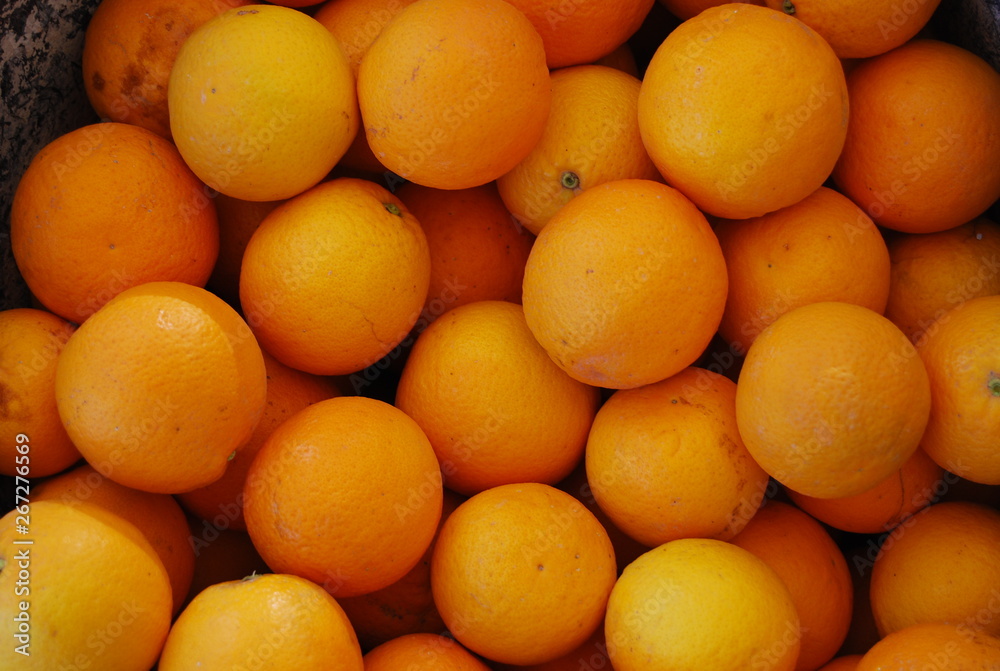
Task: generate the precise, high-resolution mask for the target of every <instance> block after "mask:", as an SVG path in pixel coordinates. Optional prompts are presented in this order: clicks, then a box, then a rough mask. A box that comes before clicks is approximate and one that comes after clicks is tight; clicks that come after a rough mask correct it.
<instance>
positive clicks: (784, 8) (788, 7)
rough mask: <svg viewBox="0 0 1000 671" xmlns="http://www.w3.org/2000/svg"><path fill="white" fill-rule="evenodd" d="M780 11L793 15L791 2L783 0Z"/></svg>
mask: <svg viewBox="0 0 1000 671" xmlns="http://www.w3.org/2000/svg"><path fill="white" fill-rule="evenodd" d="M781 9H782V11H783V12H785V14H794V13H795V5H794V4H793V3H792V0H785V1H784V2H783V3H781Z"/></svg>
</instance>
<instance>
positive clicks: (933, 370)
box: [917, 295, 1000, 485]
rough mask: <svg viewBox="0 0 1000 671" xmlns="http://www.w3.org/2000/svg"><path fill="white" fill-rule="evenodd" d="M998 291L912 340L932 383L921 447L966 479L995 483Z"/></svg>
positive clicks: (999, 477) (999, 411) (998, 467)
mask: <svg viewBox="0 0 1000 671" xmlns="http://www.w3.org/2000/svg"><path fill="white" fill-rule="evenodd" d="M997 333H1000V295H996V296H982V297H980V298H973V299H972V300H969V301H967V302H965V303H962V304H959V306H958V307H956V308H954V309H952V310H951V311H949V312H946V313H945V314H944V315H943V316H942V317H940V318H939V319H938V320H937V321H936V322H934V324H933V325H932V326H931V327H930V329H929V330H928V331H927V333H925V334H924V338H923V339H921V340H920V341H919V342H918V343H917V351H918V352H919V353H920V358H921V359H923V362H924V365H925V366H926V367H927V374H928V376H929V377H930V381H931V414H930V419H929V420H928V422H927V429H926V431H925V432H924V436H923V439H922V440H921V445H922V446H923V448H924V450H925V451H926V452H927V454H929V455H930V456H931V458H932V459H934V461H936V462H937V463H938V464H940V465H941V466H942V467H944V468H946V469H948V470H949V471H951V472H952V473H955V474H957V475H959V476H961V477H963V478H965V479H967V480H973V481H975V482H981V483H983V484H988V485H998V484H1000V454H998V453H997V445H998V444H1000V341H998V340H997Z"/></svg>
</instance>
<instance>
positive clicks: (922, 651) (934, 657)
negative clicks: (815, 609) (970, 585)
mask: <svg viewBox="0 0 1000 671" xmlns="http://www.w3.org/2000/svg"><path fill="white" fill-rule="evenodd" d="M996 668H1000V639H997V638H996V637H994V636H990V635H988V634H985V633H982V632H971V631H969V630H965V629H962V628H961V627H956V626H954V625H950V624H943V623H939V622H936V623H931V624H918V625H913V626H910V627H907V628H905V629H901V630H899V631H896V632H893V633H892V634H889V635H888V636H886V637H885V638H883V639H882V640H880V641H879V642H878V643H876V644H875V645H873V646H872V648H871V650H869V651H868V652H867V653H865V654H864V655H863V656H862V658H861V661H860V662H858V665H857V666H856V667H855V669H856V671H883V669H901V670H903V669H906V670H907V671H908V670H909V669H934V670H935V671H977V670H978V669H996Z"/></svg>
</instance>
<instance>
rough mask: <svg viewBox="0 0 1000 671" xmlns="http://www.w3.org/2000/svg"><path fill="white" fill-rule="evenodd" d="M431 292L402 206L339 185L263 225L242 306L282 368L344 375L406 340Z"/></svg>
mask: <svg viewBox="0 0 1000 671" xmlns="http://www.w3.org/2000/svg"><path fill="white" fill-rule="evenodd" d="M429 284H430V253H429V251H428V248H427V238H426V236H424V233H423V230H422V229H421V228H420V224H419V222H417V220H416V219H415V218H414V217H413V215H412V214H410V212H409V210H407V209H406V206H405V205H403V203H402V201H400V200H399V199H398V198H396V197H395V196H393V195H392V194H391V193H389V191H387V190H386V189H384V188H383V187H381V186H379V185H378V184H375V183H374V182H369V181H366V180H361V179H355V178H349V177H342V178H339V179H335V180H331V181H329V182H324V183H323V184H319V185H317V186H316V187H314V188H312V189H310V190H309V191H307V192H306V193H303V194H301V195H300V196H298V197H297V198H294V199H292V200H290V201H289V202H287V203H285V204H284V205H282V206H280V207H278V208H277V209H276V210H274V211H273V212H271V214H269V215H268V216H267V217H266V218H265V219H264V221H263V222H261V225H260V227H259V228H258V229H257V230H256V231H255V232H254V234H253V236H252V237H251V238H250V242H249V243H248V244H247V248H246V251H245V253H244V255H243V265H242V272H241V275H240V302H241V303H242V305H243V310H244V312H245V313H246V315H247V319H248V321H249V322H250V324H251V326H252V327H253V329H254V333H255V334H256V335H257V337H258V338H259V339H260V342H261V345H262V346H263V347H264V348H265V349H267V350H268V352H270V353H271V354H272V355H274V357H275V358H276V359H278V360H279V361H281V362H282V363H284V364H285V365H287V366H291V367H292V368H298V369H299V370H303V371H306V372H307V373H313V374H314V375H345V374H347V373H352V372H354V371H358V370H361V369H362V368H365V367H366V366H368V365H371V364H372V363H374V362H376V361H378V360H379V359H381V358H382V357H383V356H384V355H386V354H388V353H389V352H391V351H392V350H393V348H394V347H395V346H396V345H397V344H399V342H400V341H402V340H403V339H404V338H406V336H407V335H408V334H409V332H410V329H411V328H412V327H413V325H414V324H415V323H416V321H417V318H418V317H419V315H420V311H421V308H422V307H423V304H424V300H425V299H426V297H427V289H428V286H429Z"/></svg>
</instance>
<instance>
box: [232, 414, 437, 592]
mask: <svg viewBox="0 0 1000 671" xmlns="http://www.w3.org/2000/svg"><path fill="white" fill-rule="evenodd" d="M244 496H245V500H244V515H245V516H246V523H247V531H249V532H250V537H251V538H252V539H253V542H254V545H255V546H256V547H257V549H258V550H259V551H260V554H261V556H262V557H263V558H264V561H266V562H267V565H268V566H270V567H271V569H272V570H273V571H275V572H279V573H293V574H295V575H300V576H302V577H304V578H308V579H309V580H312V581H313V582H316V583H319V584H321V585H323V587H325V588H326V590H327V591H328V592H330V593H331V594H333V595H334V596H335V597H338V598H340V597H349V596H358V595H361V594H367V593H369V592H374V591H375V590H377V589H381V588H383V587H386V586H388V585H391V584H392V583H394V582H396V581H397V580H399V579H400V578H402V577H403V576H404V575H406V573H407V572H409V571H410V569H412V568H413V567H414V565H416V563H417V562H418V561H420V557H421V556H422V555H423V554H424V552H425V551H426V550H427V547H428V546H429V545H430V543H431V540H432V539H433V537H434V533H435V532H436V530H437V527H438V520H439V519H440V516H441V500H442V487H441V470H440V467H439V466H438V462H437V459H436V458H435V456H434V450H433V449H432V448H431V445H430V442H428V440H427V437H426V436H425V435H424V433H423V431H421V430H420V427H419V426H418V425H417V423H416V422H414V421H413V420H412V419H410V418H409V417H408V416H406V415H405V414H404V413H403V412H402V411H401V410H398V409H396V408H394V407H393V406H391V405H388V404H386V403H384V402H382V401H378V400H375V399H371V398H364V397H357V396H343V397H338V398H332V399H327V400H325V401H320V402H319V403H314V404H313V405H311V406H309V407H308V408H306V409H304V410H300V411H299V412H297V413H296V414H295V415H293V416H292V417H290V418H288V419H287V420H285V421H284V422H283V423H282V424H281V425H280V426H278V428H277V429H275V430H274V431H273V432H272V433H271V436H270V437H269V438H268V439H267V442H265V443H264V446H263V447H262V448H261V450H260V452H258V453H257V457H256V458H255V459H254V461H253V464H252V465H251V466H250V473H249V474H248V476H247V482H246V485H245V487H244Z"/></svg>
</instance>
